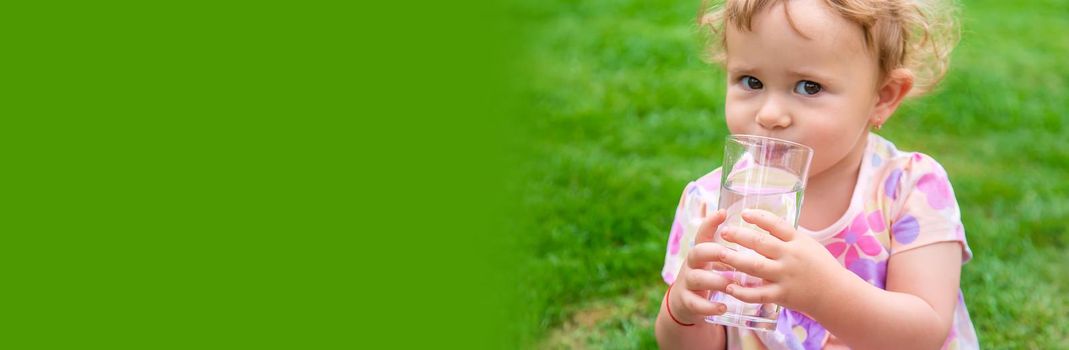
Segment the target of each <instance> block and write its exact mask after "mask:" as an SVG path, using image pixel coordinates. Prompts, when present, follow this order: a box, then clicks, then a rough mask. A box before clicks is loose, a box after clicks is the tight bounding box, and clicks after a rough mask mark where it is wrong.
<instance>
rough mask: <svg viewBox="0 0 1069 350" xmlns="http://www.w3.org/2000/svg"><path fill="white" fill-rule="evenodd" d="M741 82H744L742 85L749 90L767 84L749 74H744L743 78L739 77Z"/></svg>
mask: <svg viewBox="0 0 1069 350" xmlns="http://www.w3.org/2000/svg"><path fill="white" fill-rule="evenodd" d="M739 82H740V83H742V87H744V88H746V89H748V90H760V89H761V88H763V87H765V84H762V83H761V81H760V80H757V78H754V77H751V76H749V75H744V76H742V78H740V79H739Z"/></svg>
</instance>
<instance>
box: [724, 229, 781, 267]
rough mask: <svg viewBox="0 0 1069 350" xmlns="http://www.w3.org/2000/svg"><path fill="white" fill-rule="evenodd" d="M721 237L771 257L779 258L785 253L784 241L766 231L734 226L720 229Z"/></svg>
mask: <svg viewBox="0 0 1069 350" xmlns="http://www.w3.org/2000/svg"><path fill="white" fill-rule="evenodd" d="M720 237H721V238H723V239H724V240H725V241H728V242H735V243H738V244H739V245H740V246H743V247H746V248H749V249H753V250H754V251H756V252H757V253H759V254H761V255H764V256H766V257H768V258H769V259H779V257H780V254H782V253H783V241H780V240H779V239H777V238H776V237H773V236H772V235H769V234H767V233H764V232H757V231H754V230H752V229H749V228H746V227H742V226H733V227H725V228H724V229H722V230H720Z"/></svg>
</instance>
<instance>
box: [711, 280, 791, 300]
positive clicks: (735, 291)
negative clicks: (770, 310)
mask: <svg viewBox="0 0 1069 350" xmlns="http://www.w3.org/2000/svg"><path fill="white" fill-rule="evenodd" d="M780 290H781V289H780V287H779V286H778V285H775V284H765V285H762V286H756V287H743V286H740V285H737V284H730V285H728V286H727V289H726V290H725V291H724V292H725V293H728V294H730V295H731V296H733V297H735V299H739V300H741V301H744V302H747V303H758V304H766V303H778V302H779V300H780V296H781V295H782V293H780Z"/></svg>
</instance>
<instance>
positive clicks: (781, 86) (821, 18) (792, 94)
mask: <svg viewBox="0 0 1069 350" xmlns="http://www.w3.org/2000/svg"><path fill="white" fill-rule="evenodd" d="M783 6H785V5H783V4H778V5H773V6H770V7H769V8H768V9H765V10H764V11H763V12H762V13H760V14H758V15H756V17H754V18H753V22H752V28H753V31H745V30H739V29H737V28H735V26H734V25H732V24H730V23H729V24H727V25H726V26H725V27H726V29H727V31H726V33H725V34H726V44H727V52H726V56H727V57H726V58H727V60H726V63H727V73H728V74H727V79H728V89H727V101H726V102H725V115H726V118H727V125H728V128H729V129H731V132H732V133H741V134H753V135H763V136H772V137H777V138H782V139H786V140H790V141H794V142H798V143H801V144H804V145H807V146H810V147H813V149H814V157H813V164H812V168H811V169H810V176H817V175H819V174H820V173H822V172H823V171H824V170H827V169H829V168H831V167H833V166H835V165H837V164H840V162H841V161H843V159H845V158H847V156H848V155H850V154H851V152H860V151H862V149H861V147H863V146H864V143H863V142H862V141H863V140H864V138H863V136H865V135H867V129H868V120H869V119H870V117H871V116H872V115H873V111H874V106H875V104H876V101H877V94H876V92H877V79H878V78H879V71H878V65H877V60H876V58H875V57H874V56H873V55H872V54H871V53H869V52H868V50H867V49H866V48H865V44H864V34H863V33H862V31H861V28H860V26H859V25H856V24H854V23H851V22H849V21H847V20H846V19H844V18H842V17H840V16H839V15H838V14H836V13H834V12H832V10H831V9H828V8H826V7H825V5H824V4H822V3H820V2H818V1H815V0H805V1H790V2H789V5H787V6H790V18H791V20H792V21H793V22H794V24H795V27H796V28H797V31H796V30H795V29H792V27H791V25H790V24H789V23H788V20H787V16H786V15H785V14H784V12H783ZM799 32H801V34H799ZM802 34H804V35H805V36H806V37H808V38H809V39H806V38H805V37H803V36H802Z"/></svg>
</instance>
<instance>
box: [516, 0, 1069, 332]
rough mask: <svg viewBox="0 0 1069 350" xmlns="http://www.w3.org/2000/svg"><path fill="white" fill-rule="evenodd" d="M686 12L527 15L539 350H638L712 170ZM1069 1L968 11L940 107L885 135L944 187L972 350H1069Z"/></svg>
mask: <svg viewBox="0 0 1069 350" xmlns="http://www.w3.org/2000/svg"><path fill="white" fill-rule="evenodd" d="M699 3H700V2H699V1H693V2H686V1H682V2H681V1H634V0H627V1H621V0H587V1H582V2H579V1H559V0H558V1H548V0H547V1H533V0H532V1H526V3H521V4H518V5H517V8H516V9H515V11H514V16H515V17H516V18H517V22H518V23H520V24H522V25H525V26H527V27H528V29H529V31H528V33H527V35H526V37H523V38H520V39H522V40H524V44H523V46H524V47H526V48H527V50H528V52H527V53H526V54H525V55H523V56H522V60H521V61H520V62H518V63H517V65H518V66H519V67H522V69H523V70H524V71H525V73H524V74H523V76H524V79H525V81H524V82H523V84H522V85H523V86H524V87H523V94H522V98H523V102H524V103H526V104H527V106H526V107H527V108H526V109H525V111H524V113H525V116H526V117H527V118H526V120H527V124H525V125H523V126H524V127H525V128H527V129H528V130H530V133H531V137H532V139H531V140H530V143H529V146H530V150H531V151H532V152H534V157H533V158H532V159H534V160H535V161H534V162H532V163H531V164H529V167H528V168H527V169H526V170H527V172H528V174H529V177H528V178H527V179H526V180H527V181H526V183H525V186H526V187H525V188H524V189H523V191H524V193H525V196H524V197H525V202H524V205H525V206H526V207H525V209H526V210H528V211H529V212H530V213H531V215H530V216H531V217H530V219H531V220H532V222H531V225H532V227H531V228H532V230H530V232H529V233H528V234H527V235H525V236H524V237H525V239H524V240H523V244H525V245H526V247H527V249H529V251H530V252H531V257H532V258H533V259H531V260H530V261H529V262H528V263H527V264H526V265H525V274H526V276H527V277H529V278H528V281H529V283H527V284H525V285H524V288H525V289H524V291H525V295H526V301H527V302H528V303H529V305H530V310H531V311H532V312H531V313H529V314H527V315H526V316H527V318H525V319H524V320H523V321H522V322H521V323H520V325H519V326H520V327H522V328H523V330H524V334H526V335H527V336H528V339H527V340H528V341H529V342H531V343H533V344H537V345H538V346H540V347H548V348H556V347H567V348H574V347H591V348H614V349H617V348H649V347H654V346H656V342H655V340H654V339H653V329H652V320H653V317H654V316H655V315H656V311H657V306H658V302H659V299H660V294H659V293H661V292H663V286H662V284H663V283H662V282H661V281H660V274H659V272H660V268H661V264H662V262H663V257H664V249H665V242H666V240H667V233H668V228H669V225H670V223H671V220H672V214H673V213H674V209H675V205H676V203H677V200H678V198H679V195H680V192H681V190H682V188H683V186H684V185H685V184H686V183H687V181H689V180H692V179H694V178H697V177H698V176H700V175H702V174H704V173H706V172H708V171H709V170H711V169H712V168H715V167H716V166H718V164H719V162H720V156H719V154H718V153H719V152H720V150H721V146H722V141H721V140H722V138H723V136H724V135H725V134H726V130H725V126H724V122H723V115H722V112H723V106H722V103H723V76H722V72H720V71H719V69H718V68H717V67H714V66H711V65H709V64H706V63H704V62H702V61H701V59H700V56H701V46H702V40H703V39H702V36H701V35H700V34H699V33H698V31H697V29H696V28H695V26H694V25H693V20H694V16H695V14H696V11H697V7H698V4H699ZM1066 13H1069V2H1066V1H1061V2H1055V1H1046V2H1027V3H1025V2H1003V1H972V2H967V3H965V4H963V6H962V14H963V18H962V22H963V26H964V29H965V31H964V35H963V38H962V42H961V44H960V45H959V46H958V49H957V51H955V54H954V56H953V62H952V68H951V71H950V74H949V75H948V77H947V79H946V80H945V81H944V83H943V85H942V87H941V89H940V90H938V92H936V93H934V94H932V95H929V96H927V97H924V98H922V99H919V100H914V101H910V102H908V103H907V104H906V105H904V106H903V108H902V109H900V110H899V112H898V113H897V114H896V116H895V117H894V118H893V119H892V120H891V121H890V122H889V123H888V125H887V126H886V127H885V128H884V129H883V132H882V134H883V135H884V136H885V137H887V138H888V139H890V140H892V141H894V142H895V143H896V144H897V145H898V146H899V148H902V149H906V150H916V151H922V152H925V153H928V154H931V155H933V156H934V157H935V158H936V159H938V160H939V161H940V162H942V163H943V165H944V166H945V167H946V168H947V170H948V172H949V173H950V176H951V180H952V182H953V184H954V187H955V191H956V193H957V195H958V201H959V203H960V204H961V206H962V210H963V217H964V221H965V225H966V230H967V234H968V239H969V243H970V245H971V247H972V249H973V251H974V253H975V258H974V260H973V261H972V262H970V263H969V264H967V265H965V267H964V269H963V276H962V283H961V285H962V288H963V290H964V293H965V298H966V301H967V303H968V306H969V309H970V313H971V316H972V318H973V321H974V323H975V326H976V328H977V331H978V333H979V336H980V340H981V343H982V345H983V346H984V347H985V348H992V349H1000V348H1037V349H1048V348H1069V301H1067V299H1066V298H1065V297H1063V296H1064V295H1069V281H1067V278H1066V275H1067V274H1069V232H1067V229H1066V227H1067V224H1066V222H1067V221H1069V220H1067V219H1069V181H1066V179H1069V130H1067V125H1066V124H1067V121H1069V117H1067V116H1065V114H1064V113H1065V111H1064V109H1065V107H1066V106H1069V91H1067V89H1069V65H1067V64H1066V63H1063V62H1065V57H1069V40H1066V39H1065V38H1064V36H1063V35H1062V33H1066V32H1069V17H1067V16H1065V15H1064V14H1066Z"/></svg>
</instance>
